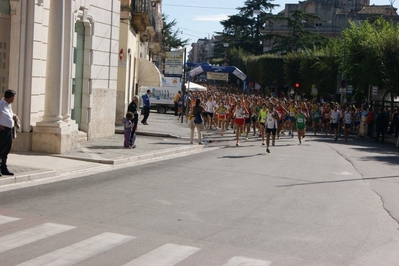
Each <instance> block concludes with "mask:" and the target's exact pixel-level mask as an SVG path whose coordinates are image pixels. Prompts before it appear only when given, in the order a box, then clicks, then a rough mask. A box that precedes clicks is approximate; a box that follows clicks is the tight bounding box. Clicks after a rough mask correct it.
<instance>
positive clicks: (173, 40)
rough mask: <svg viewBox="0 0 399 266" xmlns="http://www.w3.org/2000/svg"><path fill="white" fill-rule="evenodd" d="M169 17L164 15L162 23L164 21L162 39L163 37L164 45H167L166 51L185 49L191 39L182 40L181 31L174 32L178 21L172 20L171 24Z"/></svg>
mask: <svg viewBox="0 0 399 266" xmlns="http://www.w3.org/2000/svg"><path fill="white" fill-rule="evenodd" d="M167 19H168V15H166V14H164V13H163V14H162V21H163V30H162V35H163V36H162V37H163V44H164V45H165V48H166V50H169V51H170V50H171V49H177V48H180V47H184V46H186V45H187V44H188V43H189V41H190V40H189V39H185V40H183V39H181V38H179V37H178V36H179V34H180V30H179V29H177V30H175V31H174V30H173V28H174V27H175V26H176V24H177V22H176V20H175V19H174V20H172V21H171V22H167Z"/></svg>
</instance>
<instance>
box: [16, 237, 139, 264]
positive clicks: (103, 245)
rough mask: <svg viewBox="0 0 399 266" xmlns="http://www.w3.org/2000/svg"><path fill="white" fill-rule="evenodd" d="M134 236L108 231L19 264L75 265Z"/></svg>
mask: <svg viewBox="0 0 399 266" xmlns="http://www.w3.org/2000/svg"><path fill="white" fill-rule="evenodd" d="M134 238H135V237H133V236H127V235H120V234H114V233H108V232H106V233H103V234H100V235H97V236H94V237H91V238H89V239H86V240H83V241H81V242H78V243H76V244H73V245H70V246H67V247H65V248H61V249H59V250H56V251H54V252H51V253H48V254H45V255H43V256H40V257H37V258H35V259H32V260H29V261H26V262H24V263H21V264H18V265H19V266H21V265H24V266H25V265H30V266H39V265H40V266H45V265H51V266H63V265H74V264H76V263H78V262H80V261H83V260H85V259H87V258H90V257H92V256H94V255H97V254H100V253H101V252H104V251H107V250H109V249H112V248H114V247H116V246H119V245H121V244H123V243H126V242H128V241H130V240H132V239H134Z"/></svg>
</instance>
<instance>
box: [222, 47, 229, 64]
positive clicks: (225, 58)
mask: <svg viewBox="0 0 399 266" xmlns="http://www.w3.org/2000/svg"><path fill="white" fill-rule="evenodd" d="M223 47H224V48H225V51H224V65H225V66H226V65H227V64H226V62H227V48H228V47H229V43H227V42H225V43H223Z"/></svg>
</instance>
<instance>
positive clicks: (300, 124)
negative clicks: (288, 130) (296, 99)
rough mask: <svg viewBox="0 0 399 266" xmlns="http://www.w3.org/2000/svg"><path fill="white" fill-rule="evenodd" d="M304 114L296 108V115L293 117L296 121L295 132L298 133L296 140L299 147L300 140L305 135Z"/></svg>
mask: <svg viewBox="0 0 399 266" xmlns="http://www.w3.org/2000/svg"><path fill="white" fill-rule="evenodd" d="M305 118H306V116H305V114H304V113H302V109H301V108H300V107H298V108H297V113H296V115H295V119H296V130H297V131H298V140H299V145H301V143H302V142H301V138H302V137H303V135H304V134H305V126H306V125H305Z"/></svg>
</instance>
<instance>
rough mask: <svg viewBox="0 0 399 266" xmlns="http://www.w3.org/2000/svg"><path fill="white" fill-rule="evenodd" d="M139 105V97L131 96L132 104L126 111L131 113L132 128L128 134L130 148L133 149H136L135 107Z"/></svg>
mask: <svg viewBox="0 0 399 266" xmlns="http://www.w3.org/2000/svg"><path fill="white" fill-rule="evenodd" d="M138 104H139V96H137V95H135V96H133V100H132V102H131V103H130V104H129V106H128V108H127V111H128V112H131V113H133V115H134V116H133V119H132V122H133V124H134V126H133V128H132V132H131V134H130V148H132V149H134V148H136V144H135V142H136V130H137V124H138V122H139V113H138V111H137V106H138Z"/></svg>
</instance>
